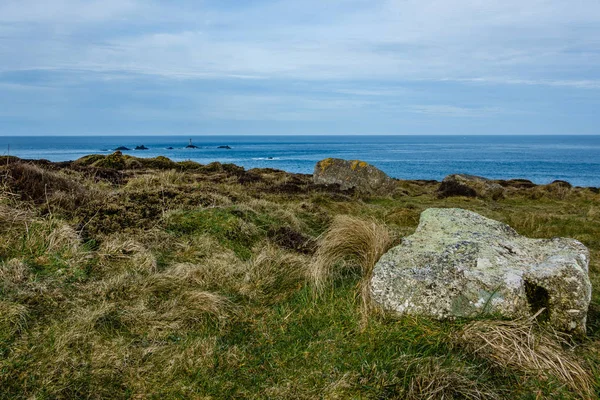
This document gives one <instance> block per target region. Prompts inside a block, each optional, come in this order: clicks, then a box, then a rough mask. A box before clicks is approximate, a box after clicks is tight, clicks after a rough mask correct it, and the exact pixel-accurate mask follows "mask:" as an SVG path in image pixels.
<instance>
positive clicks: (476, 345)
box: [457, 318, 594, 399]
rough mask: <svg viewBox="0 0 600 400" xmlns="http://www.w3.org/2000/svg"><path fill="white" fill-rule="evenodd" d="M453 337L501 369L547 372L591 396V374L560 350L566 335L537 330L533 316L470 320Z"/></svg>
mask: <svg viewBox="0 0 600 400" xmlns="http://www.w3.org/2000/svg"><path fill="white" fill-rule="evenodd" d="M457 339H458V342H459V343H460V344H461V345H462V346H463V347H464V348H466V349H467V350H468V351H470V352H472V353H474V354H476V355H477V356H480V357H483V358H485V359H488V360H489V361H491V362H492V363H493V364H495V365H497V366H499V367H501V368H504V369H508V370H517V371H521V372H523V373H526V374H532V375H534V376H535V377H537V378H544V376H548V375H550V376H552V377H554V378H555V379H557V380H559V381H560V382H562V383H564V384H565V385H567V386H568V387H569V388H570V389H571V390H572V391H574V392H575V393H577V394H578V395H580V396H581V397H582V398H585V399H591V398H594V395H593V383H592V382H593V380H592V376H591V375H590V373H589V372H588V371H586V370H585V369H584V368H583V367H582V365H581V364H580V363H579V362H578V361H577V359H576V358H575V357H574V356H573V355H572V354H571V353H569V352H567V351H565V350H564V347H565V346H568V342H567V340H566V337H565V336H563V335H560V334H558V333H556V332H544V331H541V330H540V329H539V328H538V327H537V326H536V324H535V320H534V318H529V319H520V320H514V321H493V320H484V321H475V322H471V323H469V324H468V325H466V326H465V327H464V328H463V329H462V330H461V332H460V333H459V335H458V337H457Z"/></svg>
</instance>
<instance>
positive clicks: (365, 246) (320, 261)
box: [309, 215, 394, 310]
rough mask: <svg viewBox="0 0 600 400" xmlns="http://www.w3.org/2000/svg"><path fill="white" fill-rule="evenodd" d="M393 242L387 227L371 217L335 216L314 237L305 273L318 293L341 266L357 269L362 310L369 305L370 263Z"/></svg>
mask: <svg viewBox="0 0 600 400" xmlns="http://www.w3.org/2000/svg"><path fill="white" fill-rule="evenodd" d="M393 243H394V235H393V234H392V232H390V230H389V229H388V228H387V227H386V226H384V225H382V224H379V223H378V222H376V221H374V220H366V219H360V218H356V217H351V216H347V215H340V216H336V217H335V218H334V220H333V222H332V224H331V225H330V227H329V229H328V230H327V231H326V232H325V233H323V234H322V235H321V236H320V237H319V239H318V247H317V251H316V252H315V255H314V257H313V260H312V264H311V267H310V269H309V277H310V281H311V282H312V284H313V286H314V288H315V289H316V291H317V292H318V293H320V292H322V291H323V289H324V288H325V286H326V285H327V283H328V282H331V281H332V280H333V279H334V278H335V276H336V275H337V274H340V273H342V272H343V271H344V270H348V269H351V268H356V267H358V268H359V269H360V276H361V283H360V294H361V298H362V303H363V307H364V309H365V310H367V309H369V308H370V295H369V281H370V280H371V276H372V273H373V267H374V266H375V264H376V263H377V261H378V260H379V258H381V256H382V255H383V254H384V253H385V252H386V251H388V250H389V249H390V248H391V247H392V245H393Z"/></svg>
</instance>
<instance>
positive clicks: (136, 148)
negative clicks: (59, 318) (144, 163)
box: [134, 145, 149, 150]
mask: <svg viewBox="0 0 600 400" xmlns="http://www.w3.org/2000/svg"><path fill="white" fill-rule="evenodd" d="M134 150H149V149H148V148H147V147H146V146H144V145H141V146H135V149H134Z"/></svg>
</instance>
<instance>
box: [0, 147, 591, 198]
mask: <svg viewBox="0 0 600 400" xmlns="http://www.w3.org/2000/svg"><path fill="white" fill-rule="evenodd" d="M189 138H190V137H187V136H186V137H183V136H148V137H140V136H93V137H84V136H80V137H66V136H62V137H48V136H46V137H39V136H38V137H11V136H0V154H3V155H6V154H7V152H8V151H9V150H8V148H9V146H10V154H11V155H15V156H17V157H21V158H25V159H41V158H43V159H47V160H50V161H67V160H75V159H77V158H79V157H82V156H84V155H88V154H109V153H111V152H112V149H114V148H116V147H118V146H126V147H129V148H131V149H133V148H134V147H135V146H136V145H141V144H143V145H145V146H146V147H148V148H149V150H144V151H135V150H131V151H128V152H125V153H127V154H132V155H135V156H138V157H155V156H159V155H162V156H166V157H169V158H170V159H172V160H175V161H183V160H193V161H197V162H199V163H202V164H207V163H210V162H213V161H220V162H222V163H234V164H237V165H240V166H243V167H245V168H247V169H249V168H257V167H258V168H265V167H269V168H276V169H282V170H285V171H289V172H300V173H312V171H313V168H314V165H315V163H316V162H317V161H319V160H321V159H324V158H327V157H337V158H344V159H360V160H364V161H367V162H369V163H371V164H373V165H375V166H377V167H378V168H380V169H382V170H383V171H385V172H386V173H388V174H389V175H390V176H393V177H395V178H400V179H435V180H441V179H443V178H444V176H446V175H448V174H452V173H468V174H473V175H480V176H485V177H488V178H494V179H510V178H525V179H530V180H532V181H533V182H535V183H539V184H543V183H549V182H551V181H553V180H555V179H562V180H566V181H569V182H571V183H572V184H573V185H577V186H595V187H600V136H196V137H193V136H192V137H191V139H192V140H193V143H194V144H195V145H197V146H200V147H201V148H199V149H186V148H185V146H186V145H187V144H188V140H189ZM221 145H229V146H231V147H232V149H230V150H227V149H218V148H217V147H218V146H221ZM167 147H173V149H172V150H167Z"/></svg>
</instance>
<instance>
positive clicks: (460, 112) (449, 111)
mask: <svg viewBox="0 0 600 400" xmlns="http://www.w3.org/2000/svg"><path fill="white" fill-rule="evenodd" d="M407 111H408V112H412V113H418V114H430V115H437V116H444V117H485V116H489V115H493V114H499V113H502V112H504V111H503V110H502V109H500V108H489V107H457V106H453V105H439V104H434V105H432V104H428V105H413V106H409V107H407Z"/></svg>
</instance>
